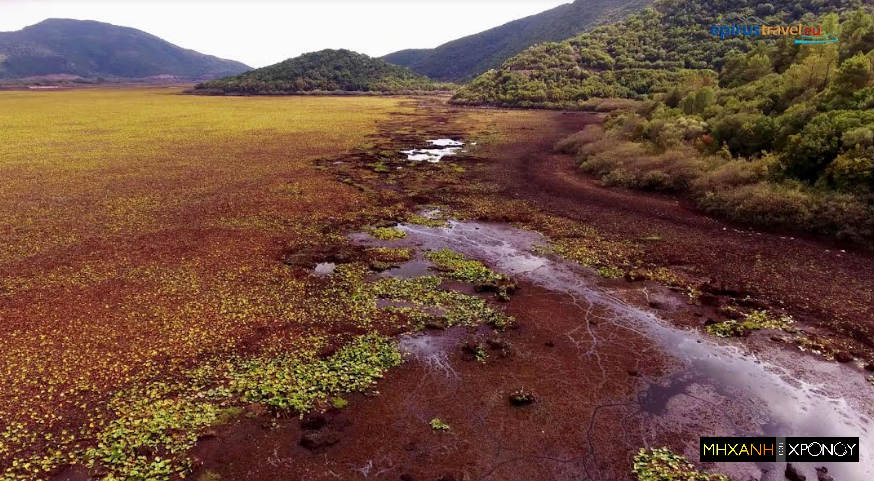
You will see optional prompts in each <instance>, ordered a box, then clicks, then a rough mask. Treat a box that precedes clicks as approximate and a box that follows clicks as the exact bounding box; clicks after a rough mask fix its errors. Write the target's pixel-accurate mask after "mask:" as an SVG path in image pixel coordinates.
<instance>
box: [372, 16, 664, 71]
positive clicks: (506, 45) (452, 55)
mask: <svg viewBox="0 0 874 481" xmlns="http://www.w3.org/2000/svg"><path fill="white" fill-rule="evenodd" d="M650 2H651V0H576V1H575V2H573V3H569V4H565V5H561V6H558V7H556V8H553V9H550V10H546V11H545V12H541V13H538V14H536V15H531V16H529V17H525V18H521V19H519V20H514V21H512V22H509V23H506V24H504V25H501V26H499V27H495V28H492V29H489V30H486V31H484V32H480V33H477V34H475V35H469V36H467V37H463V38H459V39H457V40H453V41H451V42H448V43H445V44H443V45H440V46H439V47H437V48H433V49H408V50H400V51H398V52H394V53H390V54H388V55H386V56H384V57H382V59H383V60H385V61H387V62H390V63H393V64H397V65H403V66H405V67H409V68H410V69H412V70H413V71H415V72H418V73H421V74H424V75H427V76H429V77H431V78H433V79H437V80H445V81H453V82H456V81H466V80H470V79H471V78H473V77H475V76H477V75H479V74H481V73H483V72H485V71H486V70H488V69H490V68H495V67H498V66H500V65H501V63H502V62H504V61H505V60H506V59H508V58H510V57H512V56H513V55H515V54H517V53H519V52H521V51H522V50H524V49H525V48H527V47H530V46H531V45H534V44H537V43H540V42H554V41H559V40H564V39H566V38H568V37H571V36H573V35H576V34H578V33H580V32H583V31H585V30H588V29H590V28H592V27H593V26H595V25H599V24H602V23H608V22H612V21H616V20H619V19H621V18H622V17H624V16H625V15H627V14H629V13H630V12H634V11H636V10H639V9H641V8H642V7H643V6H645V5H647V4H649V3H650Z"/></svg>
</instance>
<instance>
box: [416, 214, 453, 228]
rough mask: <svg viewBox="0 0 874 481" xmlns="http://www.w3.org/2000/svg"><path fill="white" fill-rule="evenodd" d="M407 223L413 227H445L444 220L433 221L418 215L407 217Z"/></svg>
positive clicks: (433, 219)
mask: <svg viewBox="0 0 874 481" xmlns="http://www.w3.org/2000/svg"><path fill="white" fill-rule="evenodd" d="M407 222H408V223H410V224H415V225H423V226H425V227H446V225H447V222H446V220H445V219H435V218H431V217H425V216H422V215H418V214H412V215H409V216H407Z"/></svg>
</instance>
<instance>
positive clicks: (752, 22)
mask: <svg viewBox="0 0 874 481" xmlns="http://www.w3.org/2000/svg"><path fill="white" fill-rule="evenodd" d="M710 35H713V36H717V37H719V38H720V39H725V38H730V37H765V38H767V37H786V36H789V37H795V39H794V42H795V43H798V44H824V43H835V42H837V41H838V36H837V34H836V33H833V32H823V31H822V27H820V26H818V25H805V24H803V23H796V24H791V25H768V24H767V23H766V22H765V21H763V20H762V19H760V18H758V17H745V18H741V19H739V22H738V23H731V24H727V25H711V26H710Z"/></svg>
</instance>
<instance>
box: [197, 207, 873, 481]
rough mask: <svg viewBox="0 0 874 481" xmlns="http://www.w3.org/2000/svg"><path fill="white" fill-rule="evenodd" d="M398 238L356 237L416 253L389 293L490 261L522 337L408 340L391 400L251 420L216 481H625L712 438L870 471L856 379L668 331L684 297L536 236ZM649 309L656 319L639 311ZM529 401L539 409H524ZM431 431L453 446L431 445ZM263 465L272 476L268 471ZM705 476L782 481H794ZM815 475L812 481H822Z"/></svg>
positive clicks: (505, 232) (425, 234)
mask: <svg viewBox="0 0 874 481" xmlns="http://www.w3.org/2000/svg"><path fill="white" fill-rule="evenodd" d="M399 228H400V229H401V230H403V231H404V232H406V237H404V238H403V239H401V240H396V241H391V242H390V243H387V242H384V241H377V240H375V239H373V238H371V237H369V236H368V235H364V234H362V235H356V236H354V239H355V240H356V241H358V242H360V243H363V244H367V245H389V244H390V245H392V246H394V247H411V248H414V249H416V251H417V253H418V254H417V257H416V258H414V259H412V260H411V261H409V262H407V263H405V264H402V265H401V266H400V267H399V268H396V269H393V270H388V271H385V272H383V273H382V275H398V276H405V277H410V276H418V275H424V274H429V273H433V271H430V270H429V267H428V263H427V261H426V260H424V258H423V256H422V253H424V252H427V251H429V250H438V249H447V248H448V249H451V250H453V251H456V252H459V253H462V254H464V255H466V256H468V257H470V258H472V259H477V260H480V261H482V262H484V263H485V264H486V265H488V266H489V267H490V268H492V269H494V270H495V271H497V272H501V273H505V274H508V275H510V276H512V277H513V278H514V279H516V280H517V282H518V283H519V285H520V289H519V291H518V292H517V293H516V294H514V295H513V296H512V298H511V300H510V301H509V303H507V304H506V306H505V307H506V311H507V313H509V314H512V315H514V316H515V317H516V318H517V322H516V324H515V325H514V327H512V328H511V329H509V330H507V331H506V332H504V333H498V332H495V331H493V330H491V329H488V328H484V327H479V328H464V327H454V328H450V329H446V330H439V329H431V330H428V329H426V330H424V331H422V332H419V333H413V334H408V335H404V336H402V337H401V338H400V340H399V343H400V347H401V349H402V351H404V352H405V353H406V359H407V362H406V363H405V364H404V365H402V366H401V367H400V368H397V369H396V370H394V371H392V372H391V373H390V374H389V376H388V377H387V379H385V380H384V381H383V382H381V383H380V385H379V386H378V389H379V396H378V397H376V398H369V397H368V396H365V395H356V396H353V397H351V398H350V403H349V406H348V407H346V408H344V409H336V408H331V409H328V410H327V411H326V412H324V413H322V414H316V415H311V416H309V417H307V418H304V420H303V421H301V422H298V421H297V420H283V421H281V422H278V423H274V424H273V425H271V426H268V427H267V428H266V429H265V425H264V421H263V420H259V419H243V420H240V421H238V422H237V423H236V424H235V425H232V426H230V427H228V428H226V430H225V431H222V432H221V433H220V434H219V435H218V436H217V437H215V438H214V439H211V440H206V441H204V442H201V444H200V446H199V447H198V449H197V452H196V455H197V456H198V457H199V458H200V459H202V460H203V462H204V464H203V467H202V468H201V469H202V471H204V472H205V471H215V472H217V473H218V474H220V475H221V476H222V477H223V478H227V477H231V478H234V477H244V478H251V479H275V478H276V477H288V478H319V479H324V478H332V477H337V478H341V479H347V478H380V479H382V478H401V479H433V478H442V479H466V478H473V479H519V478H533V479H544V478H553V479H572V478H573V479H579V478H584V479H625V478H628V477H629V476H630V469H629V468H630V464H631V457H632V456H633V455H634V453H635V452H636V451H637V449H638V448H640V447H642V446H653V447H655V446H662V445H668V446H671V447H672V448H674V449H675V450H676V451H678V452H681V453H683V454H685V455H686V456H687V457H689V458H690V459H697V449H698V437H699V436H707V435H710V436H719V435H755V434H759V435H773V436H777V435H779V436H793V435H826V436H827V435H833V436H838V435H852V436H855V435H858V436H859V437H860V440H861V446H862V448H861V454H860V457H861V459H863V460H865V459H870V456H871V453H870V448H867V446H872V445H874V442H872V441H874V433H872V409H874V396H872V392H871V389H870V386H869V385H868V384H867V382H866V381H865V379H864V375H863V374H862V373H861V372H858V371H857V370H855V369H853V368H852V367H848V366H846V365H839V364H836V363H830V362H825V361H820V360H817V359H815V358H813V357H811V356H809V355H805V354H801V353H797V352H793V351H791V350H788V349H772V350H768V351H765V352H758V353H755V354H753V353H751V352H749V349H748V348H747V347H745V346H743V345H740V344H736V343H732V342H727V341H717V340H714V339H712V338H710V337H707V336H706V335H704V334H701V333H699V332H698V331H694V330H689V329H684V328H681V327H677V326H675V325H674V324H672V323H671V322H668V321H667V320H665V317H666V316H663V315H662V314H664V313H665V312H666V311H672V310H674V311H675V310H685V309H693V307H692V306H689V305H688V304H687V303H686V301H685V299H684V297H683V295H681V294H677V293H674V292H671V291H669V290H667V289H664V288H661V287H659V286H657V285H655V284H644V285H635V286H634V287H629V286H625V285H622V282H624V281H615V282H614V283H613V284H611V283H609V282H604V281H603V280H602V279H600V278H599V277H598V276H597V275H596V274H595V273H594V272H592V271H590V270H588V269H585V268H583V267H580V266H578V265H576V264H572V263H568V262H566V261H563V260H561V259H558V258H556V257H554V256H552V255H549V254H543V253H542V252H544V249H543V246H546V245H547V244H548V243H547V240H546V239H544V238H543V237H541V236H540V235H539V234H536V233H533V232H529V231H523V230H520V229H516V228H513V227H510V226H507V225H504V224H490V223H477V222H454V221H450V222H449V224H448V226H446V227H424V226H419V225H401V226H399ZM444 284H445V285H446V286H447V287H449V288H459V289H464V288H465V286H463V285H456V284H458V283H453V282H445V283H444ZM467 289H470V286H467ZM642 293H643V294H645V297H646V298H647V299H651V300H652V299H657V300H658V302H651V304H650V305H653V306H657V308H652V307H638V306H637V303H636V301H635V299H638V298H640V297H641V294H642ZM474 349H478V350H479V351H480V353H479V354H478V355H477V356H474V355H472V353H473V351H474ZM520 390H521V391H523V392H526V393H530V394H532V395H533V397H534V402H533V403H531V404H530V405H525V406H517V405H514V404H513V403H511V402H510V401H509V398H510V396H511V394H512V393H515V392H519V391H520ZM434 418H439V419H440V420H441V421H442V422H445V423H446V424H448V426H449V428H448V430H445V431H443V430H434V429H432V428H431V426H430V425H429V421H430V420H432V419H434ZM313 439H315V441H312V440H313ZM229 445H230V446H235V447H234V448H233V449H232V450H231V452H230V453H229V452H228V451H227V446H229ZM254 458H259V459H266V460H267V461H266V462H265V463H260V464H257V465H253V463H251V459H254ZM817 466H818V465H817ZM827 467H828V469H829V473H830V474H832V475H833V476H834V477H835V479H870V478H871V477H872V476H874V467H872V465H871V464H870V463H865V462H862V463H858V464H849V463H847V464H839V463H838V464H828V465H827ZM706 468H707V469H713V470H716V471H721V472H725V473H727V474H729V475H730V476H732V477H733V478H737V479H750V478H752V479H775V480H777V479H783V468H784V467H783V466H782V465H771V464H760V465H753V464H724V465H715V466H706ZM801 469H802V472H803V473H805V474H807V475H808V479H815V478H814V477H815V472H814V466H813V465H806V466H802V467H801Z"/></svg>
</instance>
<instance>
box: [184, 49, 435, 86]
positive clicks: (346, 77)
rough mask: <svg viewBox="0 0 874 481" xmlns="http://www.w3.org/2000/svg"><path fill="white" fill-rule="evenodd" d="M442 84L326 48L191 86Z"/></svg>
mask: <svg viewBox="0 0 874 481" xmlns="http://www.w3.org/2000/svg"><path fill="white" fill-rule="evenodd" d="M443 87H445V86H441V85H440V84H436V83H435V82H433V81H432V80H431V79H429V78H428V77H425V76H424V75H420V74H417V73H415V72H412V71H411V70H409V69H408V68H406V67H400V66H398V65H392V64H390V63H388V62H386V61H384V60H380V59H377V58H372V57H369V56H367V55H364V54H361V53H356V52H352V51H350V50H330V49H326V50H320V51H318V52H311V53H305V54H303V55H301V56H298V57H294V58H290V59H288V60H284V61H282V62H279V63H277V64H274V65H270V66H267V67H263V68H259V69H256V70H252V71H249V72H246V73H244V74H241V75H236V76H233V77H226V78H222V79H216V80H211V81H208V82H203V83H201V84H198V85H197V86H196V87H195V90H194V93H203V94H247V95H256V94H291V93H298V92H313V91H350V92H400V91H413V90H437V89H440V88H443Z"/></svg>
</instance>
